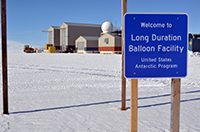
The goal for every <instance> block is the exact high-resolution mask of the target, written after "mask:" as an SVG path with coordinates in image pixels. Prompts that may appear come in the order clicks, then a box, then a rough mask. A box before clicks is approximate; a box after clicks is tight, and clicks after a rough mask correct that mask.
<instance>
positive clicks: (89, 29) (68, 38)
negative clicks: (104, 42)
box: [60, 22, 101, 51]
mask: <svg viewBox="0 0 200 132" xmlns="http://www.w3.org/2000/svg"><path fill="white" fill-rule="evenodd" d="M100 33H101V25H97V24H81V23H67V22H64V23H63V24H62V25H61V26H60V46H61V47H62V50H63V51H66V50H75V40H76V39H77V38H78V37H80V36H100Z"/></svg>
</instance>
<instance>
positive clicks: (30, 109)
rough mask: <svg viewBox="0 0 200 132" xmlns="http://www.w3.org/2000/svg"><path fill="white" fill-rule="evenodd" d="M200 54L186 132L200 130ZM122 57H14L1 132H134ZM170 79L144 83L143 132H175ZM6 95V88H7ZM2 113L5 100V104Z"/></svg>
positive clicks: (185, 103) (189, 83)
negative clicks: (123, 97) (123, 102)
mask: <svg viewBox="0 0 200 132" xmlns="http://www.w3.org/2000/svg"><path fill="white" fill-rule="evenodd" d="M199 67H200V55H199V54H198V53H195V54H193V53H191V52H190V53H189V57H188V76H187V77H186V78H182V79H181V110H180V132H199V131H200V113H199V111H200V69H199ZM120 71H121V55H112V54H106V55H100V54H49V53H38V54H35V53H33V54H26V53H23V52H22V51H9V52H8V81H9V112H10V114H9V115H0V131H1V132H4V131H9V132H129V131H130V80H129V79H127V103H126V105H127V107H128V110H126V111H121V110H119V108H120V107H121V101H120V100H121V73H120ZM170 85H171V79H170V78H167V79H166V78H161V79H159V78H153V79H139V89H138V90H139V95H138V96H139V99H138V131H140V132H169V128H170V101H171V100H170V99H171V98H170V97H171V95H170V93H171V86H170ZM1 95H2V89H1ZM0 104H1V105H0V110H1V111H2V99H1V103H0Z"/></svg>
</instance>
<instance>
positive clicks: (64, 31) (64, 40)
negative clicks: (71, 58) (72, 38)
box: [62, 29, 66, 50]
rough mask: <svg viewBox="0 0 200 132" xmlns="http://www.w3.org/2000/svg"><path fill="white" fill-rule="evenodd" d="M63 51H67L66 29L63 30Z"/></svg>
mask: <svg viewBox="0 0 200 132" xmlns="http://www.w3.org/2000/svg"><path fill="white" fill-rule="evenodd" d="M62 50H66V29H62Z"/></svg>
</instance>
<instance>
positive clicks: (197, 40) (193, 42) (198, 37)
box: [188, 34, 200, 52]
mask: <svg viewBox="0 0 200 132" xmlns="http://www.w3.org/2000/svg"><path fill="white" fill-rule="evenodd" d="M188 49H189V50H190V51H193V52H200V34H193V35H192V34H189V45H188Z"/></svg>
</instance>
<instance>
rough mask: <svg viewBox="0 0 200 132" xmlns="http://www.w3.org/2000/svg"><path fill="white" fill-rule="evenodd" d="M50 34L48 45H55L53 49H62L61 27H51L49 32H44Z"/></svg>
mask: <svg viewBox="0 0 200 132" xmlns="http://www.w3.org/2000/svg"><path fill="white" fill-rule="evenodd" d="M42 32H48V44H53V47H56V49H60V27H59V26H51V27H50V28H49V29H48V30H45V31H42Z"/></svg>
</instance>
